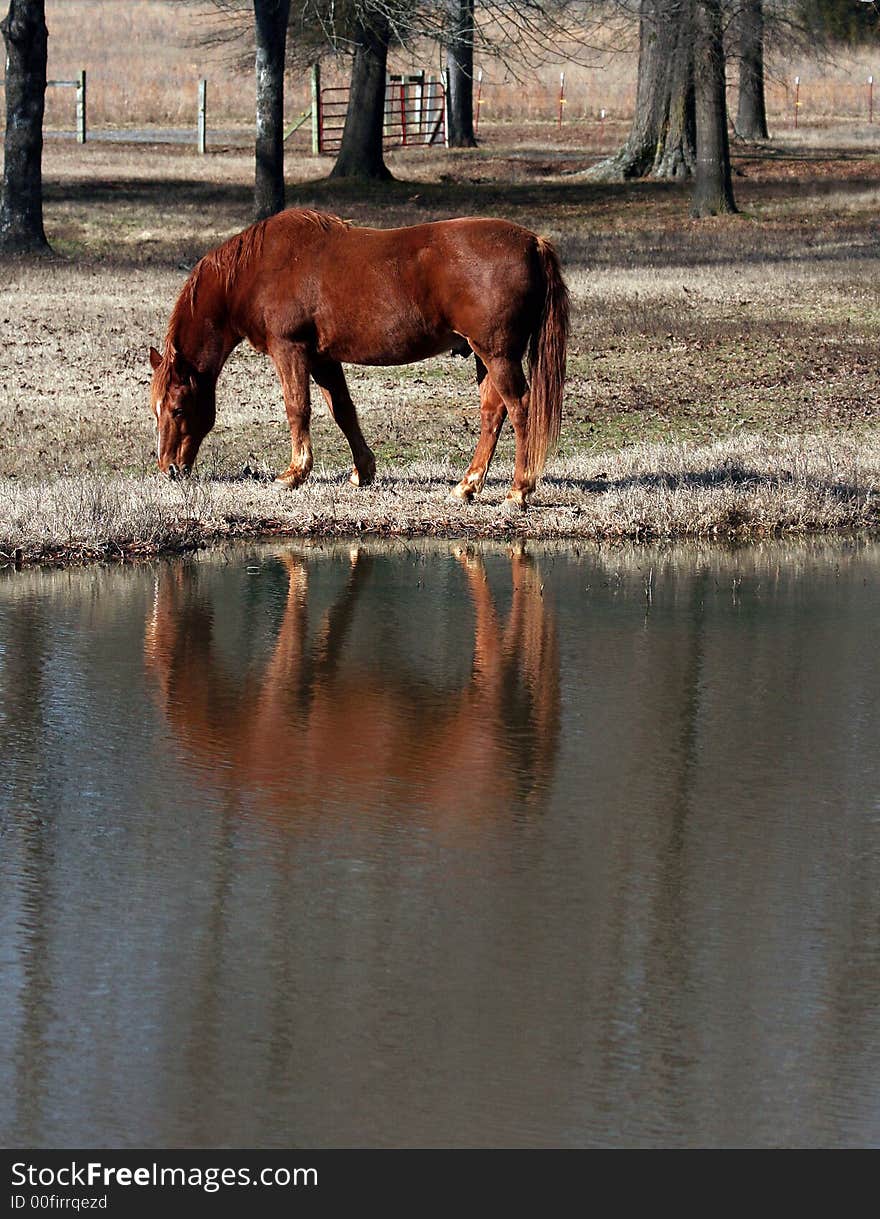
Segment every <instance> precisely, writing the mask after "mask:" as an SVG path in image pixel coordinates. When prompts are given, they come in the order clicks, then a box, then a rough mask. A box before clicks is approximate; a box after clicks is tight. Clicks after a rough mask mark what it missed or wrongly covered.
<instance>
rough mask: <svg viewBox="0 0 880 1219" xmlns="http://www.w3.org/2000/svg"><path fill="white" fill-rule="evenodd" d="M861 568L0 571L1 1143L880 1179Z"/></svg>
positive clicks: (533, 561)
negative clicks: (642, 1156)
mask: <svg viewBox="0 0 880 1219" xmlns="http://www.w3.org/2000/svg"><path fill="white" fill-rule="evenodd" d="M878 621H880V546H878V545H875V544H872V543H855V542H853V543H835V544H828V543H812V544H804V545H800V546H782V545H768V546H766V547H762V548H758V549H746V550H740V551H737V552H726V551H722V550H713V549H708V548H707V549H696V548H681V549H673V550H665V551H660V550H646V549H642V550H617V551H613V550H612V551H608V550H604V551H603V550H598V549H589V550H581V552H580V553H575V552H573V551H565V550H541V549H540V548H534V549H532V550H529V551H526V552H525V553H517V552H514V553H511V552H509V551H506V550H502V549H487V550H485V551H483V550H479V549H478V550H474V551H472V552H462V551H461V550H460V549H456V548H455V547H453V546H451V545H445V546H441V547H430V546H419V545H411V546H406V547H405V546H398V547H394V548H390V549H380V548H378V547H370V546H365V547H363V548H361V549H351V548H349V547H348V546H347V545H346V546H341V547H329V548H320V547H311V548H309V547H304V546H302V545H299V546H283V545H275V546H272V547H270V548H250V549H234V550H230V551H228V552H226V553H225V554H223V555H219V556H218V555H213V556H201V557H199V558H197V559H194V560H191V561H187V562H182V563H169V564H161V565H156V566H155V567H152V568H140V569H135V570H112V571H103V570H99V569H96V568H93V569H89V570H85V571H70V572H49V573H39V572H21V573H13V572H10V573H5V574H4V575H2V577H0V694H2V700H0V758H2V766H0V978H2V984H0V1142H2V1144H3V1145H5V1146H22V1145H42V1146H45V1145H48V1146H77V1145H80V1146H81V1145H86V1146H92V1145H98V1146H100V1145H104V1146H147V1147H162V1146H200V1145H208V1146H212V1145H213V1146H219V1145H232V1146H251V1147H286V1146H313V1147H320V1146H351V1145H356V1146H374V1145H391V1146H399V1145H420V1146H436V1145H441V1146H446V1145H459V1146H460V1145H464V1146H498V1145H515V1146H520V1145H523V1146H544V1145H551V1146H595V1145H654V1144H660V1145H694V1144H696V1145H742V1144H748V1145H751V1144H757V1145H768V1144H797V1145H801V1144H805V1145H815V1144H819V1145H830V1146H836V1145H866V1144H867V1145H876V1144H877V1143H878V1142H880V843H878V820H880V651H878V647H877V623H878Z"/></svg>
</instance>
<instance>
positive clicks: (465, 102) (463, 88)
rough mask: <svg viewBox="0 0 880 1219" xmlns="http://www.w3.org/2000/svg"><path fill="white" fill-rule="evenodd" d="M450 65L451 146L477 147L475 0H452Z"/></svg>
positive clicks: (450, 7) (447, 52)
mask: <svg viewBox="0 0 880 1219" xmlns="http://www.w3.org/2000/svg"><path fill="white" fill-rule="evenodd" d="M448 22H449V26H448V33H447V36H446V65H447V67H448V69H449V105H448V107H447V111H446V112H447V115H448V117H449V131H448V132H447V136H448V138H449V147H450V148H475V147H476V145H477V138H476V136H475V135H474V0H449V9H448Z"/></svg>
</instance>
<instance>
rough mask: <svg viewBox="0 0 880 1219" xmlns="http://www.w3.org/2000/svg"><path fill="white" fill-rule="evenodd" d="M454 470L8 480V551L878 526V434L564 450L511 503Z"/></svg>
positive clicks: (8, 558)
mask: <svg viewBox="0 0 880 1219" xmlns="http://www.w3.org/2000/svg"><path fill="white" fill-rule="evenodd" d="M456 471H457V467H455V466H452V465H449V464H444V463H439V462H414V463H405V464H402V465H400V466H397V467H396V468H394V470H393V471H391V472H389V473H386V474H384V475H383V476H381V477H379V478H378V479H377V481H376V483H375V484H374V485H373V486H371V487H369V488H366V489H364V490H357V489H355V488H354V487H352V486H351V485H350V484H349V483H348V482H347V480H346V478H345V475H344V473H339V472H337V471H328V470H326V469H323V470H316V472H315V473H314V474H313V476H312V478H311V479H310V480H309V482H308V484H307V485H306V486H305V487H303V488H302V489H300V490H299V491H297V492H293V493H290V492H281V491H279V490H278V489H276V488H275V487H274V486H272V485H271V484H266V483H264V482H258V481H255V480H252V479H238V480H230V479H220V478H210V477H208V478H206V477H195V478H192V479H190V480H187V481H184V482H176V483H170V482H167V481H164V480H159V479H156V478H136V477H124V476H119V475H111V476H104V475H99V476H90V477H84V476H81V475H80V476H68V477H63V478H58V479H55V480H53V481H51V482H49V483H46V484H34V483H30V482H19V481H17V480H6V481H5V482H4V483H0V538H2V539H3V542H2V543H0V562H6V563H10V562H12V563H26V562H38V563H39V562H43V563H53V562H71V561H73V562H77V561H89V560H92V559H118V558H136V557H138V556H144V555H151V554H156V553H162V552H173V551H183V550H187V549H191V548H193V547H199V546H204V545H209V544H211V543H216V542H220V541H225V540H228V539H230V538H235V537H245V536H254V535H282V534H283V535H287V536H294V537H295V536H316V535H317V536H324V537H334V536H365V535H379V536H385V537H400V536H408V537H462V538H496V539H498V538H511V537H519V538H544V539H549V538H569V539H592V540H605V541H615V542H617V541H623V540H638V541H648V540H657V539H662V540H666V539H672V538H704V539H706V538H708V539H719V538H724V539H731V538H735V539H744V538H753V537H767V536H772V535H779V534H802V533H806V532H815V531H827V530H850V529H863V530H871V529H876V528H877V527H878V526H880V433H876V434H875V435H874V436H873V437H872V438H871V439H870V441H869V440H868V439H867V438H863V439H862V440H861V441H859V442H855V441H854V440H853V439H852V438H849V437H843V438H841V437H836V438H835V437H833V436H831V435H816V436H806V435H805V436H801V437H796V438H788V439H785V440H782V439H773V440H767V439H764V438H761V437H757V436H753V437H740V438H731V439H728V440H725V441H719V442H717V443H715V444H712V445H701V446H694V445H689V444H665V445H656V444H654V445H652V444H643V445H634V446H631V447H628V448H625V449H623V450H621V451H619V452H617V453H613V452H608V453H603V454H593V455H587V454H581V455H580V456H578V457H573V458H568V459H565V460H559V461H557V462H555V463H554V466H553V469H552V471H551V472H550V473H549V474H548V476H547V477H546V478H545V479H544V481H543V482H542V483H541V486H540V489H539V493H538V494H537V495H536V497H535V504H534V506H533V507H532V508H530V509H529V511H528V512H526V513H520V512H517V513H516V514H511V513H510V512H509V511H508V510H507V509H506V508H505V505H504V492H505V490H506V486H507V482H506V480H505V479H502V478H500V477H497V476H496V477H494V478H493V477H490V479H489V481H488V482H487V485H486V488H485V490H484V493H483V495H482V496H481V497H480V499H479V500H477V501H476V502H475V503H474V504H472V505H470V506H464V505H462V504H461V503H460V502H459V501H453V500H450V498H449V488H450V486H451V485H452V483H453V482H454V481H455V478H456V477H457V472H456Z"/></svg>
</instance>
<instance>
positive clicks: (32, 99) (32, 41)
mask: <svg viewBox="0 0 880 1219" xmlns="http://www.w3.org/2000/svg"><path fill="white" fill-rule="evenodd" d="M0 31H2V34H3V41H4V43H5V44H6V144H5V147H4V156H3V199H2V202H0V249H2V250H8V251H20V252H33V253H38V254H39V253H47V252H48V250H49V243H48V242H47V241H46V234H45V232H44V231H43V169H42V161H43V109H44V106H45V101H46V56H47V51H48V41H49V32H48V30H47V29H46V13H45V4H44V0H10V5H9V12H8V13H7V14H6V18H5V20H4V21H3V22H2V23H0Z"/></svg>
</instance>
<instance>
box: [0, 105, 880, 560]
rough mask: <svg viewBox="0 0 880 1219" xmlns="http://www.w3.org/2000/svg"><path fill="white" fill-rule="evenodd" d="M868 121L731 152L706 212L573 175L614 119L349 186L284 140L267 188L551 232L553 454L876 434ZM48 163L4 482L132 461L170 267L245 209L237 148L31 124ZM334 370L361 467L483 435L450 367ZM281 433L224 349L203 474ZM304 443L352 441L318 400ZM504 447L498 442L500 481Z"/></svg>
mask: <svg viewBox="0 0 880 1219" xmlns="http://www.w3.org/2000/svg"><path fill="white" fill-rule="evenodd" d="M877 132H878V129H877V128H876V127H875V128H874V129H873V130H871V129H868V128H867V127H865V128H858V127H855V126H853V125H850V126H848V127H847V128H840V129H833V128H827V129H822V130H816V129H807V130H802V131H800V132H798V133H794V132H788V133H787V134H786V136H785V137H784V138H780V139H778V140H775V141H771V142H770V143H769V144H768V145H766V146H760V147H758V146H737V147H736V148H735V150H734V156H735V172H736V178H735V191H736V196H737V201H738V204H739V206H740V208H741V213H740V215H738V216H735V217H727V218H723V219H716V220H710V221H705V220H704V221H692V220H690V219H689V217H688V207H687V204H688V199H687V191H686V189H683V188H681V187H679V186H676V185H670V184H664V183H630V184H623V185H615V186H600V185H595V184H593V183H590V182H586V181H584V180H583V179H582V178H581V177H580V176H579V173H580V171H581V170H583V169H584V168H586V167H587V166H588V165H590V164H592V163H593V162H594V161H595V160H596V159H597V157H598V156H599V155H600V154H601V152H602V151H603V150H605V149H610V148H612V147H614V146H616V145H617V143H618V142H619V141H620V140H621V138H622V137H623V134H624V129H623V128H621V127H615V126H614V125H612V124H610V123H609V124H605V125H604V126H602V127H600V126H599V125H598V124H584V125H576V124H570V125H568V126H566V127H564V128H563V129H562V131H560V130H559V129H557V128H556V126H555V125H554V124H549V123H548V124H533V125H519V126H517V127H513V126H505V125H501V124H499V125H496V126H494V127H493V126H487V127H485V128H484V132H483V135H484V142H483V143H482V145H481V147H480V148H479V149H478V150H476V151H467V152H456V151H418V150H407V151H401V152H398V153H396V154H392V155H391V156H390V158H389V163H390V166H391V168H392V170H393V172H394V173H395V175H396V176H397V181H395V182H393V183H389V184H387V185H383V186H379V187H371V188H369V189H364V188H363V187H352V186H349V185H343V184H337V183H331V182H329V181H327V180H326V177H325V175H326V173H327V172H328V170H329V168H330V162H329V160H325V159H322V160H321V161H316V160H314V159H312V158H311V157H308V156H304V155H299V154H292V155H289V157H288V165H287V177H288V202H289V204H290V205H291V206H303V207H315V208H319V209H322V210H327V211H333V212H336V213H337V214H339V215H342V216H344V217H346V218H347V219H350V220H352V221H354V222H356V223H361V224H373V225H380V226H383V227H387V226H392V225H402V224H409V223H417V222H420V221H423V220H426V219H440V218H443V217H448V216H455V215H480V214H484V215H498V216H504V217H506V218H508V219H511V220H514V221H517V222H518V223H521V224H524V225H526V226H527V227H530V228H533V229H535V230H537V231H539V232H541V233H542V234H544V235H545V236H547V237H550V238H551V239H552V240H553V241H554V242H555V243H556V245H557V247H558V249H559V252H560V255H561V258H562V262H563V266H564V269H565V274H566V277H567V279H568V282H569V286H570V288H571V291H572V299H573V330H572V339H571V345H570V353H569V382H568V387H567V395H566V408H565V418H564V424H563V434H562V441H561V445H560V449H559V454H558V457H557V458H556V461H557V462H559V463H561V464H560V466H559V468H560V469H562V468H564V467H565V463H566V462H568V463H571V462H572V461H577V460H578V459H580V458H584V459H589V460H590V461H593V460H594V459H595V460H596V461H597V462H598V465H599V466H601V465H602V464H607V463H605V462H604V455H606V454H607V455H609V460H610V457H611V456H612V455H615V454H619V452H620V451H621V449H623V448H625V447H626V446H632V445H639V444H645V443H651V442H653V443H661V444H675V445H678V444H682V443H684V444H692V445H706V444H711V443H714V442H716V441H722V440H726V439H731V438H736V437H737V436H743V435H748V436H757V437H760V438H762V439H765V440H766V439H768V438H773V437H780V436H784V437H786V438H792V437H798V436H805V435H815V434H820V435H826V436H828V437H832V438H833V437H835V436H839V435H840V434H841V433H845V434H846V435H847V436H850V437H855V438H860V437H861V438H864V439H865V441H866V442H867V441H868V440H870V441H871V442H872V443H873V440H874V438H875V437H874V433H875V431H876V428H877V423H878V419H880V359H878V339H880V135H878V134H877ZM795 136H796V137H797V138H796V139H795V138H794V137H795ZM44 175H45V195H46V202H45V223H46V230H47V234H48V236H49V239H50V241H51V242H52V244H53V247H54V249H55V251H56V255H57V256H56V257H55V258H54V259H51V260H45V261H44V262H40V263H36V264H35V263H34V262H19V261H15V260H7V261H5V262H3V263H2V264H0V268H2V284H0V387H2V394H0V424H2V426H0V474H2V476H5V479H6V480H12V481H15V480H19V481H20V482H21V483H23V484H25V483H26V484H28V485H30V484H32V483H34V482H37V483H43V482H46V481H52V480H54V479H57V478H59V477H64V476H75V477H86V478H91V477H94V476H95V475H102V476H108V475H114V476H116V475H121V476H124V477H135V478H137V477H147V476H150V475H151V472H152V469H153V466H154V445H155V433H154V429H153V425H152V419H151V415H150V413H149V409H148V393H147V387H148V383H149V374H150V369H149V363H148V360H147V349H148V346H149V344H150V343H155V344H157V345H160V343H161V339H162V337H163V334H164V330H165V325H166V322H167V318H168V314H169V312H170V310H171V307H172V305H173V303H174V300H175V297H176V295H177V292H178V291H179V289H180V287H181V285H182V283H183V281H184V279H185V278H186V274H187V272H188V270H189V268H191V267H192V265H193V264H194V263H195V262H196V260H197V259H198V258H199V257H200V256H201V255H202V254H203V253H204V252H206V251H207V250H208V249H210V248H211V247H212V246H214V245H215V244H217V243H218V242H219V241H221V240H222V239H224V238H225V237H227V236H229V235H230V234H232V233H234V232H236V231H238V230H239V229H241V228H243V227H244V226H245V225H247V224H248V223H249V220H250V218H251V217H250V209H251V189H252V175H253V166H252V158H251V156H250V155H249V154H247V153H244V152H242V151H241V150H240V149H238V150H236V149H231V148H230V149H222V148H217V149H214V150H213V151H212V152H210V153H209V155H208V156H206V157H201V158H200V157H198V156H197V155H196V154H195V152H194V150H192V149H189V148H183V147H174V146H162V145H129V144H123V143H112V144H111V143H100V144H98V143H95V144H87V145H86V146H85V147H78V146H76V145H75V144H73V143H72V142H70V141H65V140H59V139H50V140H48V141H47V146H46V151H45V161H44ZM350 382H351V388H352V393H353V396H354V398H355V401H356V402H357V404H358V407H359V410H360V413H361V415H362V421H363V425H364V432H365V434H366V436H367V439H368V440H369V442H370V443H371V445H372V446H373V448H374V449H375V451H376V453H377V456H378V458H379V462H380V468H381V469H383V470H385V471H391V472H393V470H394V469H395V468H399V467H402V466H403V465H406V464H407V463H411V462H414V461H421V462H425V461H427V462H431V461H435V462H439V463H441V464H444V463H451V468H453V469H454V468H456V467H458V468H461V469H463V467H464V466H465V465H466V464H467V461H468V460H469V457H470V453H471V452H472V450H473V446H474V443H475V440H476V432H477V428H478V412H477V395H476V392H475V386H474V383H473V370H472V368H471V367H470V366H469V364H468V363H466V362H465V361H462V360H457V359H454V358H452V357H445V358H440V359H437V360H431V361H426V362H424V363H422V364H417V365H412V366H409V367H405V368H399V369H397V368H395V369H357V368H353V369H351V370H350ZM286 437H287V433H286V425H285V423H284V415H283V408H282V405H281V395H280V389H279V387H278V385H277V383H276V381H275V378H274V373H273V371H272V369H271V366H270V365H269V363H268V362H267V361H266V360H265V359H264V358H263V357H261V356H258V355H257V354H255V353H254V352H253V351H251V350H250V349H248V348H244V347H243V348H241V349H239V350H238V351H237V352H236V353H234V355H233V357H232V358H231V360H230V362H229V364H228V365H227V368H226V370H225V371H224V374H223V376H222V377H221V381H220V385H219V392H218V418H217V425H216V427H215V429H214V432H213V433H212V434H211V436H210V437H209V438H208V440H207V441H206V442H205V445H204V446H203V449H202V455H201V457H200V461H199V465H200V468H201V474H202V477H203V478H210V479H214V480H221V481H223V480H226V481H229V482H233V481H235V480H239V479H240V478H241V476H242V471H243V470H244V469H245V468H247V469H248V470H249V471H251V472H253V473H255V474H257V475H258V476H262V475H265V476H268V475H270V474H271V473H272V472H274V471H275V470H277V469H280V468H282V467H283V466H284V464H285V463H286V460H287V453H288V444H287V438H286ZM313 437H314V443H315V451H316V463H317V465H316V469H317V470H318V471H319V472H320V471H321V470H323V471H324V472H325V473H326V474H328V475H333V476H335V475H337V474H339V475H340V476H341V475H342V473H344V471H345V469H346V468H347V466H348V453H347V448H346V446H345V443H344V441H343V439H342V437H341V435H339V434H338V432H337V431H336V429H335V427H334V426H333V425H332V424H331V423H330V422H329V421H328V420H327V419H326V417H325V415H324V413H323V407H322V408H321V410H318V409H316V411H315V420H314V426H313ZM511 454H512V446H511V443H510V438H509V437H506V438H504V439H503V440H502V445H501V446H500V448H499V455H498V458H497V459H496V462H497V466H496V467H495V468H493V472H494V473H496V474H497V475H498V476H499V477H502V478H503V477H505V476H507V475H508V474H509V470H510V465H511ZM552 472H553V466H552V465H551V467H550V468H549V469H548V474H552ZM11 540H12V539H10V538H8V537H7V538H6V539H5V544H7V545H8V544H10V542H11Z"/></svg>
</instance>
